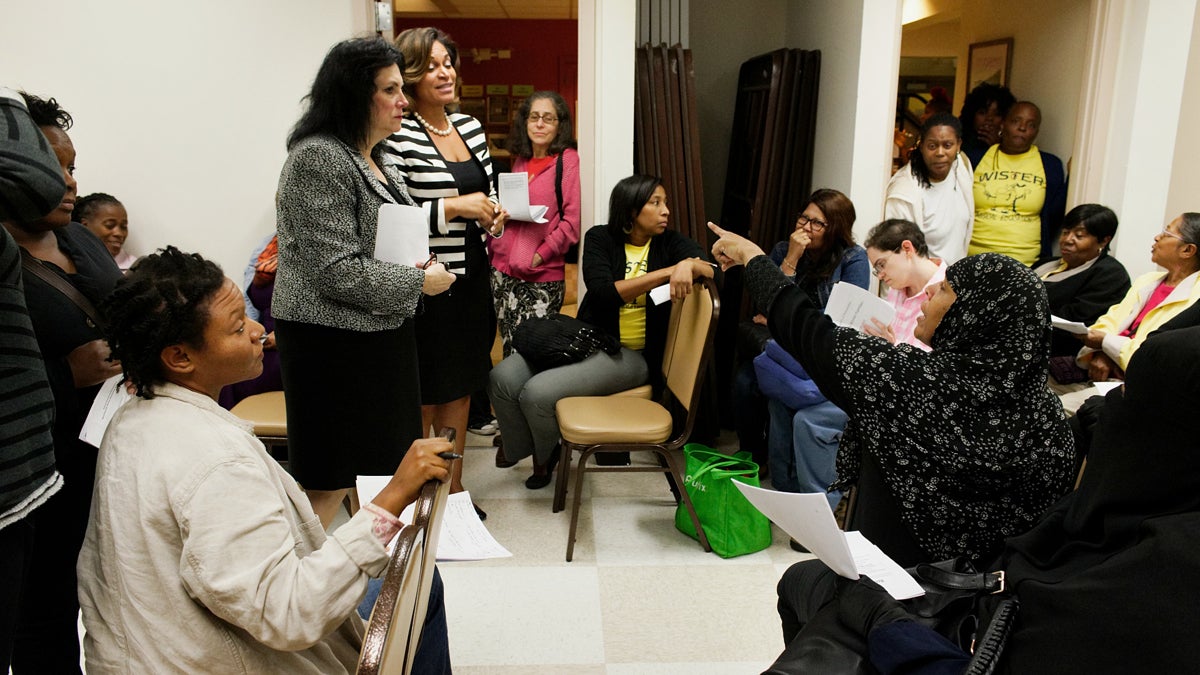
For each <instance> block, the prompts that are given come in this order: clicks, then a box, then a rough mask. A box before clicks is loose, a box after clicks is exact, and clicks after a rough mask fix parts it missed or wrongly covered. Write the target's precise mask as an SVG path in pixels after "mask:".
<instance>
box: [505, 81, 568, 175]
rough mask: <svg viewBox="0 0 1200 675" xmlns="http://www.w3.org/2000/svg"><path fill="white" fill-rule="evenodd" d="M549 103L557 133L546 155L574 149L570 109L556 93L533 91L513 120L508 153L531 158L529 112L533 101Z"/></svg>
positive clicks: (531, 145)
mask: <svg viewBox="0 0 1200 675" xmlns="http://www.w3.org/2000/svg"><path fill="white" fill-rule="evenodd" d="M542 100H546V101H550V103H551V104H552V105H553V106H554V114H555V115H557V116H558V133H557V134H556V135H555V136H554V140H552V141H550V147H549V148H548V149H547V150H546V154H547V155H557V154H558V153H560V152H562V151H563V150H566V149H567V148H574V147H575V125H574V124H572V123H571V109H570V108H568V107H567V102H566V101H564V100H563V97H562V96H559V95H558V92H557V91H535V92H533V93H532V94H530V95H529V97H528V98H526V99H525V100H524V101H522V102H521V107H520V108H519V109H518V110H517V116H516V117H515V118H513V123H512V130H511V131H509V134H508V151H509V152H511V153H512V154H513V155H516V156H517V157H524V158H525V159H529V158H530V157H533V143H532V142H530V140H529V129H528V127H527V126H526V122H527V121H528V119H529V111H530V110H531V109H532V108H533V104H534V102H535V101H542Z"/></svg>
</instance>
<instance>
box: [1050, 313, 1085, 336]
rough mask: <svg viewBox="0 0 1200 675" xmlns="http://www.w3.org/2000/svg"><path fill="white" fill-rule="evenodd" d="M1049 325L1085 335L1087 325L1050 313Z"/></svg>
mask: <svg viewBox="0 0 1200 675" xmlns="http://www.w3.org/2000/svg"><path fill="white" fill-rule="evenodd" d="M1050 325H1051V326H1053V327H1054V328H1058V329H1061V330H1065V331H1067V332H1068V333H1074V334H1075V335H1087V332H1088V327H1087V326H1085V325H1083V324H1081V323H1079V322H1078V321H1067V320H1066V319H1063V318H1060V317H1057V316H1054V315H1053V314H1051V315H1050Z"/></svg>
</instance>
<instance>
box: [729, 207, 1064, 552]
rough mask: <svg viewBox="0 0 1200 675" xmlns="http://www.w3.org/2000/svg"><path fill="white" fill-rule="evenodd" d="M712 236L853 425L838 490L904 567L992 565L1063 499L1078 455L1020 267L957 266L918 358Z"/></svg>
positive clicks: (1037, 294)
mask: <svg viewBox="0 0 1200 675" xmlns="http://www.w3.org/2000/svg"><path fill="white" fill-rule="evenodd" d="M710 227H711V228H712V230H713V231H714V232H716V233H717V234H718V235H720V237H721V238H720V239H719V240H718V241H717V242H716V243H715V244H714V245H713V255H714V256H715V257H716V259H717V260H718V262H720V263H721V264H722V266H724V267H729V266H732V265H737V264H745V265H746V287H747V288H748V289H749V290H750V292H751V296H752V297H753V298H754V300H755V302H756V303H757V305H758V307H759V308H760V309H761V310H762V311H763V312H764V313H765V314H766V315H767V317H768V325H769V326H770V328H771V334H772V335H774V336H775V339H776V340H777V341H778V342H779V344H780V345H782V346H783V347H784V348H785V349H787V350H788V351H789V352H790V353H791V354H792V355H794V356H795V357H796V359H797V360H798V361H800V363H801V365H803V366H804V368H805V370H806V371H808V373H809V375H811V376H812V378H813V380H814V381H815V382H816V383H817V386H818V387H820V389H821V391H822V392H823V393H824V394H825V395H826V396H827V397H828V398H829V400H830V401H833V402H834V403H835V404H836V405H838V406H839V407H841V408H842V409H843V410H845V411H846V412H847V413H848V414H849V415H850V421H849V423H848V424H847V425H846V431H845V433H844V434H843V436H842V442H841V446H840V448H839V451H838V476H839V481H838V484H837V485H836V486H835V487H843V486H845V485H848V484H851V483H857V484H858V487H859V498H858V504H857V511H856V515H857V520H856V521H855V526H856V527H857V528H858V529H859V530H861V531H862V532H863V534H865V535H866V536H867V538H868V539H870V540H871V541H873V542H875V543H876V544H877V545H878V546H879V547H880V548H882V549H883V550H884V551H885V552H887V553H888V555H890V556H892V557H893V558H895V559H896V560H897V561H898V562H899V563H900V564H901V565H905V566H908V565H913V564H916V563H919V562H926V561H930V560H940V559H944V558H951V557H955V556H966V557H968V558H972V559H986V558H990V557H992V556H993V555H995V554H996V553H997V552H998V551H999V549H1000V544H1001V542H1002V541H1003V540H1004V538H1005V537H1009V536H1013V535H1016V534H1020V533H1022V532H1024V531H1026V530H1027V529H1028V528H1029V526H1030V525H1032V524H1033V522H1034V521H1035V520H1036V519H1037V517H1038V516H1039V515H1041V513H1042V512H1043V511H1045V510H1046V508H1048V507H1049V506H1050V505H1051V504H1053V503H1054V502H1055V501H1057V500H1058V499H1059V498H1060V497H1062V496H1063V495H1064V494H1065V493H1066V492H1067V490H1068V489H1069V487H1070V483H1071V473H1072V469H1073V461H1074V456H1075V446H1074V441H1073V440H1072V437H1071V433H1070V430H1069V428H1068V427H1067V423H1066V418H1065V415H1064V413H1063V409H1062V404H1061V403H1059V401H1058V399H1057V397H1055V396H1054V394H1053V393H1052V392H1050V390H1049V389H1048V388H1047V387H1046V374H1047V373H1046V363H1047V360H1048V358H1049V352H1050V329H1049V327H1048V324H1049V311H1048V309H1047V302H1046V292H1045V289H1044V288H1043V287H1042V284H1041V282H1040V281H1038V278H1037V277H1036V276H1035V275H1034V274H1033V273H1032V272H1031V271H1030V270H1029V269H1028V268H1026V267H1025V266H1023V265H1021V264H1020V263H1017V262H1015V261H1013V260H1012V259H1009V258H1006V257H1004V256H1000V255H996V254H985V255H979V256H972V257H968V258H964V259H963V260H960V261H958V262H957V263H955V264H954V265H951V266H950V267H949V269H947V270H946V279H945V281H943V282H942V284H941V286H940V288H938V290H937V292H936V293H935V294H933V295H932V297H931V298H930V299H929V300H927V301H926V302H925V304H924V306H923V312H924V316H923V317H922V319H921V320H920V321H919V322H918V324H917V330H916V336H917V337H918V338H919V339H921V340H922V341H923V342H925V343H927V344H929V345H931V346H932V347H933V350H932V351H931V352H928V353H926V352H923V351H921V350H920V349H917V348H915V347H912V346H910V345H896V346H892V345H889V344H887V342H885V341H883V340H881V339H879V338H875V337H871V336H868V335H865V334H862V333H859V332H858V331H856V330H854V329H850V328H840V327H837V326H835V325H834V324H833V322H832V321H830V320H829V319H828V318H827V317H825V315H824V314H822V313H821V312H820V311H819V310H817V309H816V308H815V307H813V306H812V303H811V302H810V301H809V300H808V299H807V298H806V297H805V296H804V294H803V293H797V292H796V291H794V290H792V289H791V288H790V287H789V286H788V285H787V284H786V281H785V280H784V279H783V277H782V276H781V275H780V273H779V270H778V268H777V267H775V266H774V265H773V264H770V260H769V259H767V258H766V257H765V256H763V253H762V249H760V248H758V247H757V246H755V245H754V244H753V243H752V242H749V241H747V240H746V239H743V238H741V237H738V236H737V235H734V234H730V233H728V232H725V231H724V230H722V229H721V228H719V227H716V226H715V225H710Z"/></svg>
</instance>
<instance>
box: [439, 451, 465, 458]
mask: <svg viewBox="0 0 1200 675" xmlns="http://www.w3.org/2000/svg"><path fill="white" fill-rule="evenodd" d="M438 457H441V458H442V459H462V458H463V456H462V455H460V454H458V453H457V452H450V451H449V450H447V451H446V452H439V453H438Z"/></svg>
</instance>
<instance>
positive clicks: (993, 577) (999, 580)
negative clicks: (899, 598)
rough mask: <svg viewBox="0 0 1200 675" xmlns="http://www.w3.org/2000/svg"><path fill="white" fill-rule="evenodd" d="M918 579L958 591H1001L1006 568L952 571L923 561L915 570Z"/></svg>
mask: <svg viewBox="0 0 1200 675" xmlns="http://www.w3.org/2000/svg"><path fill="white" fill-rule="evenodd" d="M913 572H914V574H915V576H916V577H917V578H918V579H922V580H924V581H928V582H930V583H932V584H936V585H938V586H941V587H942V588H946V589H951V590H958V591H981V592H984V593H999V592H1001V591H1003V590H1004V570H999V571H996V572H976V573H964V572H951V571H949V570H945V569H942V568H940V567H937V566H936V565H931V564H929V563H921V564H920V565H917V566H916V567H915V568H914V570H913Z"/></svg>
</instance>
